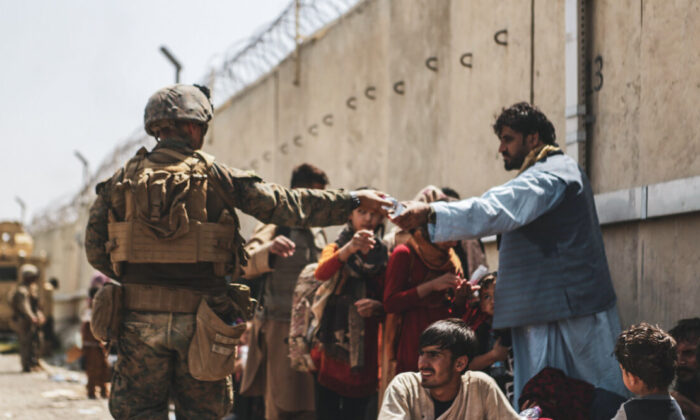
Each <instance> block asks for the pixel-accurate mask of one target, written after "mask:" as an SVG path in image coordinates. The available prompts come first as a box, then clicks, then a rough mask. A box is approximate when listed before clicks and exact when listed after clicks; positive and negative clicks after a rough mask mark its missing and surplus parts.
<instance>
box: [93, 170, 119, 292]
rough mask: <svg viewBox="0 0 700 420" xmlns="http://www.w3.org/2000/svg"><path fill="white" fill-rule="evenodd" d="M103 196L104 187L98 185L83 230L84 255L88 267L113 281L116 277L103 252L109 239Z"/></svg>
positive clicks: (107, 209)
mask: <svg viewBox="0 0 700 420" xmlns="http://www.w3.org/2000/svg"><path fill="white" fill-rule="evenodd" d="M104 195H105V193H104V185H103V184H100V185H98V187H97V198H96V199H95V202H94V203H93V204H92V207H90V216H89V218H88V224H87V227H86V228H85V254H86V255H87V259H88V262H89V263H90V265H92V266H93V267H95V269H97V270H99V271H101V272H102V273H104V274H105V275H106V276H108V277H111V278H113V279H115V278H117V276H116V274H114V271H113V270H112V263H111V262H110V260H109V254H107V251H106V250H105V244H106V243H107V240H108V239H109V237H108V233H107V222H108V217H109V216H108V214H109V205H108V204H107V201H106V199H105V198H104Z"/></svg>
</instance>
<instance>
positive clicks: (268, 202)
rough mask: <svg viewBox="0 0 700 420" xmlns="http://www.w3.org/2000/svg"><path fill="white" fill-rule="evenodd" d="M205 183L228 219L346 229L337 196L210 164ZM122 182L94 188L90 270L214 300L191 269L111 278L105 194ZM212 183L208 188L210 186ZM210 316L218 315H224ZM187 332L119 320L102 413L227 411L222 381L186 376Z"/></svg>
mask: <svg viewBox="0 0 700 420" xmlns="http://www.w3.org/2000/svg"><path fill="white" fill-rule="evenodd" d="M166 147H167V148H170V149H173V150H176V151H178V152H180V153H183V154H187V155H192V154H193V153H194V151H193V150H192V149H190V148H189V147H186V146H184V145H183V144H182V142H174V141H169V139H162V140H161V142H160V143H159V144H158V145H157V146H156V149H158V148H166ZM210 176H214V177H216V180H217V181H218V185H219V186H220V187H221V191H223V194H222V193H221V192H219V193H217V192H214V191H213V189H210V191H208V192H207V196H208V197H214V196H221V195H226V196H225V197H220V199H221V200H222V201H223V202H224V205H225V207H226V208H228V209H229V211H231V212H233V210H234V208H236V209H239V210H241V211H243V212H245V213H247V214H249V215H251V216H253V217H256V218H258V219H259V220H261V221H262V222H264V223H275V224H277V225H286V226H296V227H309V226H327V225H339V224H343V223H345V222H346V221H347V219H348V216H349V215H350V212H351V211H352V197H351V196H350V194H348V193H346V192H343V191H328V190H326V191H323V190H306V189H295V190H290V189H287V188H284V187H282V186H280V185H277V184H270V183H265V182H263V181H262V180H261V179H260V178H259V177H258V176H257V175H255V174H254V173H252V172H245V171H241V170H238V169H234V168H229V167H226V166H224V165H221V164H216V163H214V165H213V166H212V169H211V171H210ZM123 178H124V170H123V169H121V170H119V171H117V172H116V173H115V174H114V175H113V176H112V177H111V178H110V179H108V180H107V181H105V182H102V183H100V184H98V186H97V189H96V190H97V198H96V200H95V202H94V203H93V205H92V207H91V208H90V215H89V220H88V225H87V228H86V234H85V248H86V254H87V258H88V261H89V262H90V264H92V266H93V267H95V268H96V269H97V270H99V271H101V272H102V273H104V274H105V275H107V276H109V277H111V278H115V279H119V280H122V281H124V282H126V283H128V282H129V281H134V282H141V281H145V280H148V281H150V279H151V278H153V277H158V280H159V281H160V280H162V279H163V278H166V281H167V282H169V283H168V284H170V285H171V286H174V287H190V288H196V289H199V290H202V291H204V292H205V293H214V290H215V289H213V288H212V289H209V288H208V287H207V286H205V285H206V284H207V283H206V280H207V279H204V278H202V276H207V275H208V274H206V273H208V272H207V271H206V270H204V269H201V270H200V269H199V265H196V266H195V264H152V265H151V266H148V264H142V265H139V268H138V270H134V269H131V270H127V275H125V276H122V277H121V278H120V277H119V276H117V275H116V274H115V273H114V271H113V269H112V264H111V262H110V258H109V254H108V253H107V252H106V249H105V244H106V242H107V241H108V231H107V224H108V214H109V211H110V209H113V208H114V207H115V206H114V205H115V203H112V202H111V200H112V197H114V196H115V195H114V194H112V193H113V191H114V190H115V188H116V185H117V183H119V182H121V181H122V180H123ZM213 183H214V182H210V185H211V184H213ZM207 207H209V203H207ZM238 235H239V236H240V234H238ZM242 246H243V241H240V242H239V243H238V248H239V249H233V250H232V252H234V253H235V254H239V253H240V254H241V255H245V253H244V251H243V248H242ZM244 263H245V259H244V258H242V259H241V264H244ZM188 265H192V266H195V267H190V268H193V269H192V270H191V271H190V272H188V271H187V267H184V266H188ZM209 265H211V264H209ZM146 270H151V271H148V272H146ZM182 273H186V275H183V274H182ZM202 273H205V274H202ZM196 276H199V277H198V278H196ZM212 276H213V274H212ZM180 277H182V278H185V280H187V281H189V283H187V286H185V285H184V283H180V282H179V281H180V280H182V279H181V278H180ZM192 278H196V281H192ZM215 280H216V282H214V283H211V284H218V283H217V282H225V280H224V279H223V278H221V279H215ZM224 290H225V289H224ZM222 291H223V290H222ZM210 297H211V296H210ZM228 302H231V303H232V304H236V305H237V306H238V308H239V310H242V312H250V310H251V308H250V307H247V308H246V307H245V306H246V305H245V304H244V303H243V302H234V301H232V300H231V299H228ZM211 303H212V307H214V306H217V305H218V304H221V302H217V301H216V299H214V300H213V301H212V302H211ZM216 312H217V314H221V313H223V312H225V310H223V309H222V310H216ZM194 328H195V315H194V314H179V313H175V314H173V313H164V312H135V311H127V312H126V314H125V322H124V325H123V328H122V336H121V337H120V339H119V340H118V345H117V348H118V360H119V361H118V362H117V366H116V368H115V374H114V378H113V384H112V393H111V396H110V411H111V413H112V415H113V416H114V417H115V418H117V419H120V418H167V404H168V398H170V399H172V400H174V401H175V405H176V409H177V411H178V418H198V419H199V418H219V417H221V416H222V415H223V414H224V413H226V412H228V411H229V410H230V408H231V404H232V388H231V381H230V377H229V378H227V379H226V380H223V381H216V382H203V381H198V380H195V379H194V378H192V376H191V375H190V374H189V371H188V368H187V351H188V348H189V344H190V340H191V338H192V336H193V333H194Z"/></svg>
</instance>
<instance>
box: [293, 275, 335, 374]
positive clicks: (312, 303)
mask: <svg viewBox="0 0 700 420" xmlns="http://www.w3.org/2000/svg"><path fill="white" fill-rule="evenodd" d="M316 267H318V263H317V262H315V263H311V264H309V265H307V266H306V267H304V269H303V270H301V273H300V274H299V277H298V278H297V282H296V285H295V286H294V295H293V296H292V316H291V321H290V322H289V337H288V340H287V342H288V344H289V363H290V365H291V367H292V369H294V370H298V371H300V372H313V371H315V370H316V366H315V365H314V362H313V360H312V359H311V348H312V347H313V344H314V342H315V341H316V333H317V332H318V327H319V325H320V321H321V315H322V314H323V309H324V307H325V305H326V302H327V301H328V297H329V296H330V295H331V294H332V293H333V291H334V290H335V286H336V283H337V280H338V277H339V273H340V271H341V270H338V273H336V274H335V275H334V276H333V277H332V278H330V279H329V280H327V281H325V282H322V281H319V280H317V279H316V275H315V274H314V272H315V271H316Z"/></svg>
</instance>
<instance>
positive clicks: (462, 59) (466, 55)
mask: <svg viewBox="0 0 700 420" xmlns="http://www.w3.org/2000/svg"><path fill="white" fill-rule="evenodd" d="M467 59H469V61H467ZM473 61H474V55H473V54H472V53H470V52H468V53H464V54H462V56H461V57H460V58H459V62H460V64H462V65H463V66H464V67H467V68H472V62H473Z"/></svg>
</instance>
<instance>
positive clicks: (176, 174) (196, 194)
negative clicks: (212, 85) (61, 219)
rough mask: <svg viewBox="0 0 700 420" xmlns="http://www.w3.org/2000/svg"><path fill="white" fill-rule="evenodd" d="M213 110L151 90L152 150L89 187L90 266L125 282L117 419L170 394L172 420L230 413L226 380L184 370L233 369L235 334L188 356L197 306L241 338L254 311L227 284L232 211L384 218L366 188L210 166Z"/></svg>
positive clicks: (232, 261)
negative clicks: (291, 183) (369, 213)
mask: <svg viewBox="0 0 700 420" xmlns="http://www.w3.org/2000/svg"><path fill="white" fill-rule="evenodd" d="M212 115H213V106H212V105H211V103H210V101H209V90H208V89H207V88H204V87H199V86H189V85H181V84H179V85H173V86H169V87H165V88H163V89H160V90H159V91H157V92H156V93H155V94H154V95H153V96H151V98H150V99H149V101H148V104H147V105H146V110H145V115H144V120H145V128H146V132H147V133H148V134H150V135H152V136H154V137H155V138H156V139H157V140H158V144H157V145H156V147H155V148H154V149H153V150H151V151H147V150H146V149H145V148H142V149H141V150H139V151H138V153H137V154H136V156H135V157H133V158H132V159H131V160H129V161H128V162H127V163H126V165H125V166H124V167H123V168H122V169H120V170H119V171H117V172H116V173H115V174H114V175H113V176H112V177H111V178H110V179H108V180H107V181H105V182H102V183H100V184H98V186H97V198H96V200H95V202H94V204H93V205H92V207H91V209H90V217H89V221H88V226H87V229H86V238H85V244H86V253H87V257H88V261H89V262H90V263H91V264H92V265H93V267H95V268H96V269H98V270H100V271H101V272H103V273H104V274H106V275H107V276H109V277H111V278H114V279H117V280H119V281H120V282H121V283H122V284H123V285H124V302H123V305H124V308H125V310H124V313H123V322H122V325H121V333H120V335H119V337H118V342H117V343H118V344H117V351H118V360H117V363H116V365H115V372H114V376H113V378H112V379H113V380H112V393H111V395H110V404H109V405H110V412H111V413H112V415H113V416H114V417H115V418H118V419H123V418H166V417H167V411H168V399H169V398H170V399H172V400H173V401H174V403H175V411H176V416H177V418H197V419H215V418H220V417H222V416H223V415H225V414H226V413H228V412H229V411H230V410H231V405H232V400H233V392H232V386H231V376H230V375H229V376H226V377H224V379H220V380H206V381H205V380H198V379H195V377H194V376H193V375H192V372H194V370H193V369H192V367H193V366H198V367H201V366H202V365H204V368H205V370H206V368H207V367H211V366H212V364H213V363H214V360H216V359H219V360H220V359H222V358H223V359H226V357H229V356H230V357H232V360H231V363H230V366H233V358H235V353H233V352H234V351H235V344H237V342H238V337H229V336H225V335H224V336H222V335H220V334H218V333H217V334H216V335H215V336H214V335H213V334H212V336H211V337H210V338H211V341H212V342H213V343H212V345H211V346H210V347H207V348H203V349H200V350H201V353H200V354H201V355H202V358H200V359H196V360H195V359H192V360H188V356H189V354H191V352H192V350H193V349H192V348H190V342H191V341H192V342H197V341H198V340H200V339H201V336H202V334H206V333H207V329H208V327H211V325H201V326H200V324H199V322H196V319H199V312H200V311H202V307H205V306H206V305H208V306H210V307H211V310H212V311H213V312H214V313H215V314H216V315H218V317H219V318H220V319H218V320H215V321H217V322H213V323H212V325H213V324H218V325H221V324H223V323H224V322H225V323H226V324H229V325H234V328H237V327H239V326H241V327H243V328H242V329H241V330H240V331H241V332H242V331H244V330H245V325H241V324H245V323H244V320H245V318H247V317H249V316H250V315H251V314H250V313H249V312H250V308H249V304H248V296H247V294H246V293H245V291H247V289H246V290H245V291H244V290H243V289H241V288H240V287H239V288H236V287H235V286H233V285H231V284H229V283H228V282H227V280H226V276H230V277H231V278H234V279H235V278H236V277H237V276H238V273H239V269H240V266H241V265H244V264H245V263H246V259H247V255H246V253H245V251H244V249H243V243H244V240H243V238H242V237H241V235H240V233H239V222H238V218H237V216H236V213H235V210H236V209H239V210H241V211H243V212H244V213H247V214H250V215H251V216H253V217H255V218H257V219H259V220H260V221H262V222H263V223H274V224H277V225H281V226H298V227H308V226H325V225H337V224H342V223H344V222H345V221H346V220H347V218H348V216H349V214H350V212H351V211H352V210H353V209H354V208H356V207H360V206H361V207H364V208H367V209H371V210H373V211H380V212H384V213H385V211H384V210H383V209H382V206H386V205H390V204H391V203H390V202H388V201H386V200H384V199H382V198H381V197H380V196H379V195H378V194H376V193H374V192H370V191H357V192H353V193H347V192H343V191H321V190H307V189H299V190H289V189H286V188H284V187H281V186H279V185H275V184H270V183H265V182H263V181H262V179H260V178H259V177H258V176H257V175H255V174H254V173H252V172H246V171H241V170H238V169H234V168H229V167H227V166H225V165H222V164H218V163H215V162H214V161H213V157H211V156H209V155H207V154H205V153H203V152H201V151H199V149H200V148H201V147H202V144H203V142H204V135H205V133H206V131H207V128H208V123H209V121H210V120H211V118H212ZM103 290H105V289H103ZM99 296H100V295H99V294H98V297H99ZM198 308H199V309H198ZM96 310H97V308H95V311H96ZM210 312H211V311H210ZM195 313H197V314H198V315H197V317H195ZM93 321H94V318H93ZM195 325H197V330H196V331H195ZM94 327H95V325H93V330H94ZM236 331H239V330H238V329H237V330H236ZM200 333H202V334H200ZM238 336H240V333H238ZM195 350H197V349H195ZM204 359H206V360H204ZM196 364H199V365H196ZM223 366H226V367H228V366H229V363H228V361H227V360H226V363H225V364H223Z"/></svg>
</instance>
